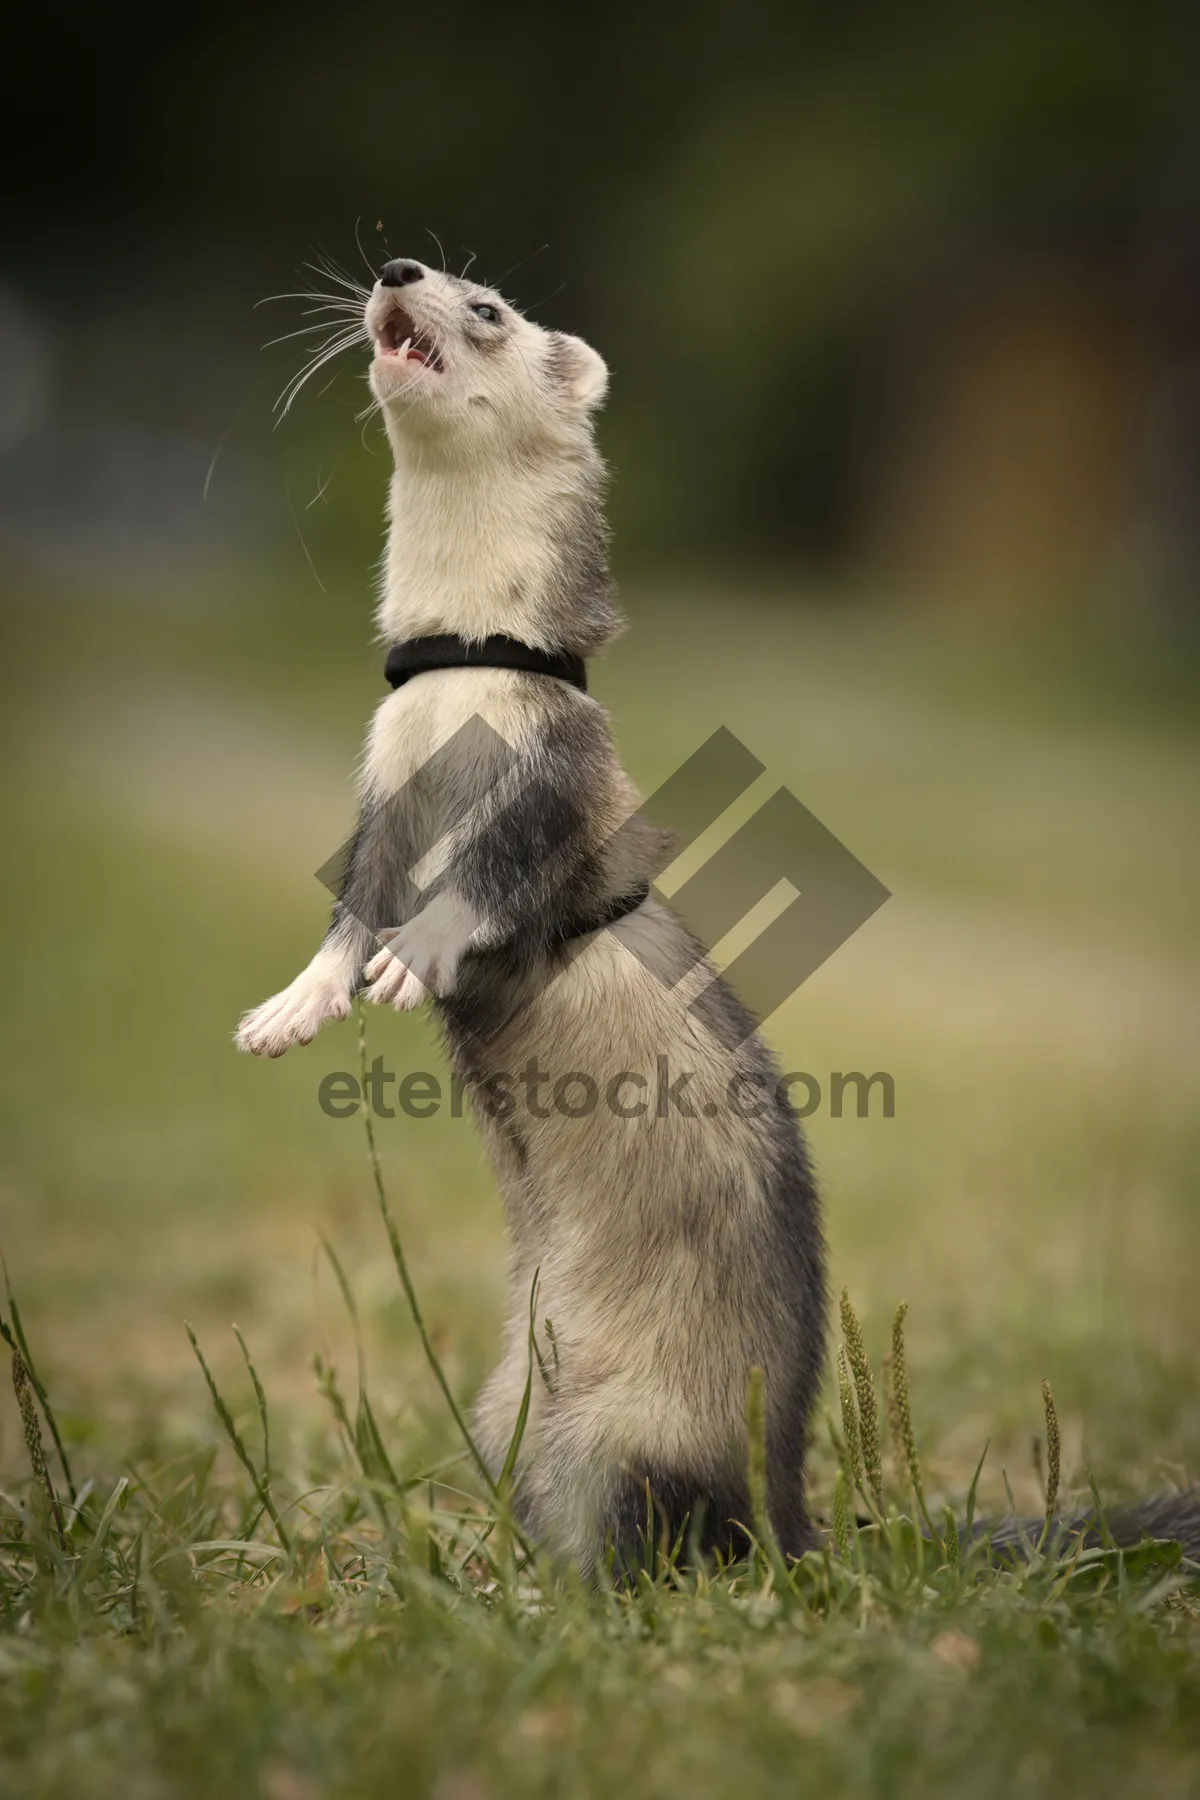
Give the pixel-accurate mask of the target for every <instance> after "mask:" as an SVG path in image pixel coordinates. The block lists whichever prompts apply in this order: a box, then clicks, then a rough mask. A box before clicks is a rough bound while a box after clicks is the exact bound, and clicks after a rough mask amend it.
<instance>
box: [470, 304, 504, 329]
mask: <svg viewBox="0 0 1200 1800" xmlns="http://www.w3.org/2000/svg"><path fill="white" fill-rule="evenodd" d="M471 311H472V312H473V313H474V314H475V317H476V318H477V319H483V320H484V321H485V323H486V324H488V325H498V324H499V323H500V314H499V313H498V312H497V311H496V308H495V307H494V306H489V305H488V304H487V302H486V301H483V300H481V301H480V303H479V305H478V306H473V307H472V308H471Z"/></svg>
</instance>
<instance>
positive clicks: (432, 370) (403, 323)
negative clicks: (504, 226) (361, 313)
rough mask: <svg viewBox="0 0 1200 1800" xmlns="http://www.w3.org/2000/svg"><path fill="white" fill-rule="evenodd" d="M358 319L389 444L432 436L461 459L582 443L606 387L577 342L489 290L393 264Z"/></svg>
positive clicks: (597, 363)
mask: <svg viewBox="0 0 1200 1800" xmlns="http://www.w3.org/2000/svg"><path fill="white" fill-rule="evenodd" d="M365 316H366V326H367V331H368V333H369V335H370V338H371V341H372V343H373V344H374V346H375V355H374V359H373V361H372V363H371V377H370V379H371V388H372V391H373V392H374V394H375V397H376V399H377V400H378V401H379V403H380V405H381V406H382V408H383V412H384V418H385V420H386V422H387V426H388V431H389V434H390V435H391V436H392V438H393V441H396V440H403V439H405V438H410V437H411V438H413V439H416V440H419V441H421V442H427V441H428V440H429V439H431V438H442V439H444V440H445V441H446V443H447V446H448V447H453V448H454V449H455V450H456V451H460V452H469V451H470V449H471V447H472V446H475V445H477V446H478V447H479V448H480V449H485V448H487V447H489V446H493V447H494V446H495V444H496V443H497V441H500V442H508V443H510V444H527V443H528V442H530V440H536V439H537V438H538V437H546V438H549V439H551V440H554V439H559V440H566V441H567V442H569V441H570V440H571V439H572V438H575V437H578V436H579V435H580V434H581V433H582V434H583V436H584V437H590V430H589V420H590V416H591V414H592V413H593V412H594V411H595V409H596V408H597V407H598V406H599V405H600V403H601V401H602V400H603V398H604V391H605V389H606V387H607V386H608V370H607V369H606V368H605V365H604V363H603V361H602V359H601V358H600V357H599V356H597V354H596V352H595V351H594V350H593V349H592V348H591V347H590V345H588V344H585V343H584V342H583V339H582V338H577V337H568V336H566V335H565V334H564V333H563V332H558V331H543V330H542V328H541V326H540V325H535V324H533V323H532V321H531V320H529V319H526V318H524V317H523V316H522V315H521V314H520V313H519V312H518V311H517V310H516V308H515V307H513V306H511V305H510V304H509V302H508V301H507V300H505V299H503V298H502V297H501V295H499V294H497V293H496V292H495V291H494V290H493V289H492V288H486V287H480V286H479V284H478V283H477V282H473V281H466V280H462V279H460V278H459V277H458V276H456V275H447V274H445V273H444V272H443V271H441V270H438V269H431V268H428V267H427V266H426V265H425V264H424V263H419V262H415V261H413V260H412V259H410V258H408V257H398V258H397V259H396V260H395V261H393V262H389V263H388V264H387V265H386V266H385V268H384V269H383V271H382V273H381V274H380V277H379V280H378V281H377V282H376V283H375V286H374V288H373V289H372V292H371V298H370V299H369V300H368V302H367V307H366V315H365Z"/></svg>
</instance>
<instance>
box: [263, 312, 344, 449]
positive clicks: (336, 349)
mask: <svg viewBox="0 0 1200 1800" xmlns="http://www.w3.org/2000/svg"><path fill="white" fill-rule="evenodd" d="M359 341H360V334H359V332H358V331H354V332H347V333H346V334H345V336H344V337H342V338H339V339H338V340H337V341H336V342H334V343H331V344H326V345H323V346H322V347H321V349H320V350H319V351H318V353H317V354H316V355H315V356H314V357H313V358H312V360H311V361H310V362H308V363H307V364H306V365H305V367H304V368H303V369H301V370H300V372H299V374H298V375H295V376H293V378H292V379H291V380H290V381H289V382H288V383H287V385H286V386H285V387H284V390H283V392H282V393H281V394H280V396H279V398H278V400H276V402H275V408H274V410H275V412H276V413H277V414H278V417H277V419H276V426H277V427H278V426H279V425H281V424H282V423H283V421H284V419H285V418H286V417H287V415H288V413H289V412H290V411H291V409H292V405H293V402H294V401H295V399H296V396H297V395H298V394H299V392H300V390H301V389H302V388H303V387H304V386H305V384H306V383H307V382H309V381H311V380H312V378H313V376H314V375H315V374H316V373H317V371H318V370H319V369H323V368H324V367H325V365H326V363H328V362H332V360H333V358H334V357H335V356H340V355H341V354H342V352H343V351H344V350H348V349H349V348H350V346H351V345H352V344H356V343H358V342H359Z"/></svg>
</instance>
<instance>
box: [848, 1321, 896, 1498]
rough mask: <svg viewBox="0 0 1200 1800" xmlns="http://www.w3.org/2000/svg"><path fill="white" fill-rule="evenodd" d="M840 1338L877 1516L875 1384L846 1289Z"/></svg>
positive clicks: (879, 1474)
mask: <svg viewBox="0 0 1200 1800" xmlns="http://www.w3.org/2000/svg"><path fill="white" fill-rule="evenodd" d="M842 1336H843V1337H844V1338H845V1340H846V1360H847V1361H848V1363H849V1365H850V1372H851V1374H852V1375H853V1377H854V1392H855V1395H856V1396H857V1399H858V1422H859V1438H860V1443H861V1447H862V1460H863V1468H864V1470H865V1472H866V1477H867V1481H868V1482H869V1483H870V1487H871V1492H872V1494H873V1495H874V1497H875V1503H876V1505H877V1506H878V1508H879V1510H880V1512H883V1511H884V1510H885V1506H884V1498H883V1459H882V1457H881V1455H880V1448H879V1408H878V1406H877V1404H876V1401H875V1382H874V1380H873V1378H872V1375H871V1365H870V1363H869V1362H868V1361H867V1352H866V1348H865V1346H864V1344H863V1337H862V1329H861V1327H860V1326H859V1323H858V1315H857V1314H856V1313H855V1311H854V1308H853V1307H852V1306H851V1304H850V1294H849V1291H848V1289H846V1288H843V1289H842Z"/></svg>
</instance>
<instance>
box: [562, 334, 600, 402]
mask: <svg viewBox="0 0 1200 1800" xmlns="http://www.w3.org/2000/svg"><path fill="white" fill-rule="evenodd" d="M550 369H551V373H552V374H553V376H554V379H555V382H556V383H557V384H558V385H559V386H560V387H562V388H564V389H565V390H566V393H567V397H568V399H570V400H572V401H573V402H574V403H575V405H576V406H581V407H582V408H583V410H584V411H585V412H593V411H594V410H595V408H596V407H597V406H599V405H600V402H601V401H602V400H603V399H604V396H605V394H606V392H607V391H608V368H607V365H606V364H605V361H604V358H603V357H602V356H600V355H598V354H597V352H596V351H595V350H593V349H592V346H591V345H590V344H585V343H584V341H583V339H582V338H577V337H569V336H568V335H567V333H566V332H565V331H555V332H552V333H551V338H550Z"/></svg>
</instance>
